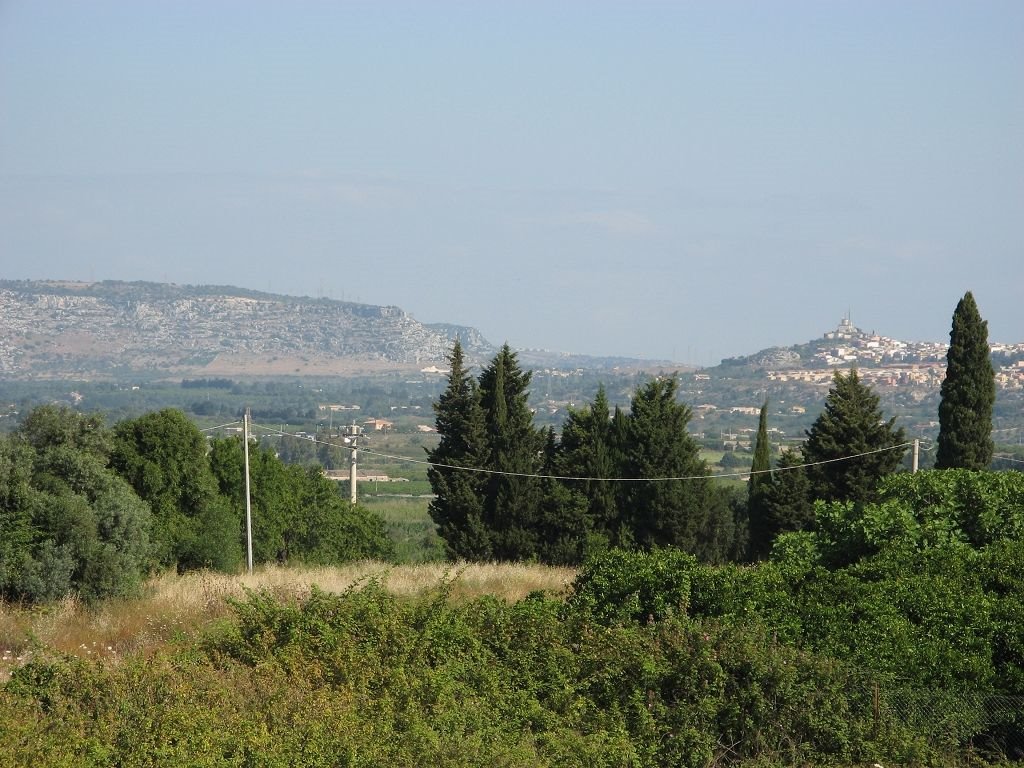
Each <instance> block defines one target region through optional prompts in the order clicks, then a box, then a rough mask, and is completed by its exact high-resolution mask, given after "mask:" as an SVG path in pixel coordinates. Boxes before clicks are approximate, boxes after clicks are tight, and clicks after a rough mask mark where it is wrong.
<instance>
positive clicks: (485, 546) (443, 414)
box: [427, 339, 492, 560]
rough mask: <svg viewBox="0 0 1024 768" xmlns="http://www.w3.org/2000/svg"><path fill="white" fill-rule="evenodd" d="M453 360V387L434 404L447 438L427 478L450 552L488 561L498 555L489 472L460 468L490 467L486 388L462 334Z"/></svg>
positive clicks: (437, 423)
mask: <svg viewBox="0 0 1024 768" xmlns="http://www.w3.org/2000/svg"><path fill="white" fill-rule="evenodd" d="M448 362H449V364H450V366H451V370H450V372H449V374H448V387H447V388H446V389H445V391H444V392H443V393H442V394H441V397H440V398H439V399H438V401H437V402H436V403H435V404H434V414H435V426H436V428H437V432H438V434H439V435H440V436H441V440H440V442H439V443H438V444H437V447H435V448H434V449H433V450H431V451H428V452H427V456H428V458H429V460H430V461H431V462H432V465H431V467H430V468H429V469H428V470H427V479H429V480H430V487H431V488H432V489H433V491H434V494H435V498H434V499H433V500H432V501H431V502H430V505H429V507H428V509H429V512H430V517H431V519H432V520H433V521H434V522H435V523H436V524H437V526H438V533H439V535H440V536H441V538H442V539H444V541H445V544H446V545H447V549H448V555H449V556H450V557H453V558H465V559H467V560H483V559H487V558H489V557H491V554H492V545H491V535H490V531H489V530H488V528H487V525H486V524H485V522H484V496H485V488H486V482H487V476H486V475H485V474H483V473H481V472H468V471H465V470H460V469H455V468H454V467H470V468H476V469H480V468H484V467H486V466H487V463H488V461H489V456H488V448H487V436H486V431H485V427H484V414H483V409H482V408H481V405H480V392H479V390H478V388H477V384H476V381H475V380H474V379H473V377H472V376H470V374H469V371H468V370H467V368H466V364H465V360H464V358H463V353H462V345H461V344H460V343H459V341H458V340H457V339H456V341H455V344H454V345H453V347H452V351H451V354H450V355H449V356H448Z"/></svg>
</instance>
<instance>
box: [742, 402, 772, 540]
mask: <svg viewBox="0 0 1024 768" xmlns="http://www.w3.org/2000/svg"><path fill="white" fill-rule="evenodd" d="M770 469H771V446H770V445H769V443H768V400H767V399H765V401H764V405H762V406H761V414H760V417H759V418H758V421H757V439H756V440H755V441H754V461H753V462H752V463H751V465H750V480H749V481H748V483H747V526H748V531H749V547H750V555H751V557H753V558H756V557H759V556H761V555H764V554H767V552H768V550H769V548H770V546H771V543H770V542H771V538H772V535H773V531H771V530H770V526H769V525H768V524H767V519H766V510H765V505H764V489H765V488H766V487H767V486H769V485H771V482H772V475H771V472H770V471H769V470H770Z"/></svg>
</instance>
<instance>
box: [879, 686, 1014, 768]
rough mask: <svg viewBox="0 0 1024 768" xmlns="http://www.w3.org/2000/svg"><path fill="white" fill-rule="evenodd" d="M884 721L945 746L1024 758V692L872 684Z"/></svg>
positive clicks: (995, 756)
mask: <svg viewBox="0 0 1024 768" xmlns="http://www.w3.org/2000/svg"><path fill="white" fill-rule="evenodd" d="M872 706H873V710H874V717H875V719H876V721H877V722H879V723H888V724H891V725H894V726H897V727H903V728H905V729H906V730H907V731H909V732H910V733H911V734H913V735H915V736H917V737H919V738H921V739H923V740H924V741H925V743H927V745H928V746H929V747H931V748H933V749H936V750H940V751H943V752H948V751H959V750H964V751H969V752H974V753H977V754H978V755H979V756H982V757H985V758H987V759H1008V760H1013V761H1022V760H1024V696H1004V695H999V694H991V693H980V692H977V691H970V690H950V689H940V690H935V689H922V688H914V687H910V686H907V685H900V684H893V683H889V684H883V683H874V684H872Z"/></svg>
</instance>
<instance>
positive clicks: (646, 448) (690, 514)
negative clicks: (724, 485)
mask: <svg viewBox="0 0 1024 768" xmlns="http://www.w3.org/2000/svg"><path fill="white" fill-rule="evenodd" d="M678 386H679V382H678V380H677V379H676V378H675V377H674V376H673V377H665V378H658V379H653V380H651V381H650V382H648V383H647V384H646V385H644V386H643V387H641V388H640V389H639V390H638V391H637V393H636V394H635V395H634V396H633V400H632V404H631V407H630V413H629V416H628V417H627V420H626V421H627V438H626V440H625V444H624V457H625V461H624V463H623V474H624V476H627V477H635V478H687V479H685V480H684V479H671V480H665V479H660V480H658V481H656V482H629V483H622V484H621V486H622V494H623V497H624V498H623V500H622V501H621V502H620V503H619V509H620V510H621V511H622V514H623V518H624V521H625V522H626V524H627V526H628V528H629V534H630V535H631V537H632V538H633V541H634V542H635V544H636V545H637V546H640V547H643V548H644V549H650V548H652V547H658V546H676V547H680V548H682V549H685V550H687V551H689V552H693V551H694V550H695V548H696V545H697V535H698V532H699V531H700V530H701V528H702V526H703V523H704V518H705V515H706V513H707V508H708V499H709V481H708V479H707V465H706V464H705V463H704V461H703V460H701V458H700V456H699V446H698V445H697V443H696V442H695V441H694V440H693V438H691V437H690V435H689V433H688V432H687V425H688V424H689V421H690V415H691V412H690V409H689V407H688V406H686V405H685V404H683V403H679V402H677V400H676V393H677V391H678Z"/></svg>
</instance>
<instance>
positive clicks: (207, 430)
mask: <svg viewBox="0 0 1024 768" xmlns="http://www.w3.org/2000/svg"><path fill="white" fill-rule="evenodd" d="M241 423H242V422H240V421H229V422H228V423H227V424H220V425H218V426H216V427H207V428H206V429H200V430H199V431H200V432H213V431H214V430H217V429H224V427H233V426H235V424H241Z"/></svg>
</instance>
